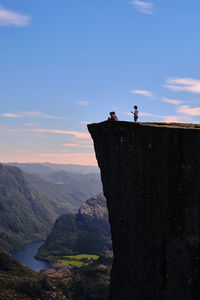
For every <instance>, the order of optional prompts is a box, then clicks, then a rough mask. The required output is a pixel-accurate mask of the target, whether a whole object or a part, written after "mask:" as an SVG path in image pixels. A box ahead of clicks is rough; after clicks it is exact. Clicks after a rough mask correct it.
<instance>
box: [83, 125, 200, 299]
mask: <svg viewBox="0 0 200 300" xmlns="http://www.w3.org/2000/svg"><path fill="white" fill-rule="evenodd" d="M88 128H89V131H90V133H91V135H92V138H93V140H94V147H95V151H96V157H97V160H98V164H99V167H100V169H101V177H102V182H103V189H104V195H105V196H106V198H107V205H108V210H109V219H110V225H111V232H112V241H113V251H114V263H113V268H112V275H111V296H110V298H111V299H112V300H116V299H118V300H164V299H167V300H168V299H170V300H175V299H181V300H192V299H200V281H199V278H200V126H198V125H194V124H161V123H129V122H109V121H105V122H102V123H99V124H91V125H89V126H88Z"/></svg>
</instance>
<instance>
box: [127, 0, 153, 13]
mask: <svg viewBox="0 0 200 300" xmlns="http://www.w3.org/2000/svg"><path fill="white" fill-rule="evenodd" d="M130 4H132V5H133V6H134V7H135V9H136V10H137V11H139V12H141V13H143V14H147V15H152V14H153V13H154V4H153V3H152V2H143V1H140V0H135V1H131V2H130Z"/></svg>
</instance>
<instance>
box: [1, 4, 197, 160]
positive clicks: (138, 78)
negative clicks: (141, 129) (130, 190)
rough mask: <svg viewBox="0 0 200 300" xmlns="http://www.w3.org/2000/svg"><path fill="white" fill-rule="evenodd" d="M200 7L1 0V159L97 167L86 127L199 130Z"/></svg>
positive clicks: (187, 5) (192, 5) (189, 5)
mask: <svg viewBox="0 0 200 300" xmlns="http://www.w3.org/2000/svg"><path fill="white" fill-rule="evenodd" d="M199 11H200V1H199V0H190V1H188V0H187V1H186V0H182V1H174V0H173V1H172V0H168V1H158V0H153V1H140V0H135V1H131V0H130V1H128V0H42V1H36V0H34V1H33V0H29V1H27V0H0V103H1V106H0V140H1V142H0V144H1V147H0V161H1V162H11V161H12V162H14V161H15V162H52V163H72V164H82V165H96V159H95V155H94V150H93V143H92V140H91V138H90V136H89V133H88V131H87V124H88V123H97V122H101V121H104V120H106V119H107V117H108V114H109V112H110V111H113V110H114V111H115V112H116V114H117V115H118V117H119V119H120V120H125V121H131V122H132V121H133V116H132V115H131V114H130V111H131V110H133V106H134V105H137V106H138V110H139V120H138V121H140V122H187V123H199V122H200V59H199V53H200V39H199V31H200V18H199Z"/></svg>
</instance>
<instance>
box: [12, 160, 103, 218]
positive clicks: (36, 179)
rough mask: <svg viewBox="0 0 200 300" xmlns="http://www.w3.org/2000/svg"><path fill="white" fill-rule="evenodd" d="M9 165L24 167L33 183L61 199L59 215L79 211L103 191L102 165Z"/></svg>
mask: <svg viewBox="0 0 200 300" xmlns="http://www.w3.org/2000/svg"><path fill="white" fill-rule="evenodd" d="M9 165H12V166H16V167H18V168H20V169H21V170H22V171H23V172H24V176H25V179H26V180H27V181H28V182H29V183H30V184H31V185H32V186H34V187H35V188H36V189H37V190H38V191H39V192H40V193H42V194H44V195H45V196H47V197H48V198H49V199H51V200H52V201H56V202H57V206H58V209H57V210H56V213H58V215H61V214H65V213H76V212H77V210H78V209H79V207H80V205H81V204H82V203H83V201H85V200H87V199H88V198H89V197H91V196H93V195H95V194H97V193H100V192H101V191H102V184H101V179H100V174H99V168H97V167H95V166H81V165H62V164H49V163H43V164H39V163H9ZM72 170H73V171H72ZM90 171H94V173H91V172H90ZM89 172H90V173H89Z"/></svg>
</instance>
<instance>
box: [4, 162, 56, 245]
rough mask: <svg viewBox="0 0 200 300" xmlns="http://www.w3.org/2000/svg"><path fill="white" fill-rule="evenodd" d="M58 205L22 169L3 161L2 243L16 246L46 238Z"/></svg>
mask: <svg viewBox="0 0 200 300" xmlns="http://www.w3.org/2000/svg"><path fill="white" fill-rule="evenodd" d="M56 205H57V204H56V202H54V201H53V200H49V199H47V197H46V196H43V195H42V194H40V193H39V192H38V191H37V190H36V189H35V188H34V187H32V186H31V185H30V184H29V183H28V182H27V181H26V180H25V178H24V175H23V173H22V171H21V170H20V169H18V168H16V167H11V166H3V165H1V164H0V247H2V248H4V249H6V250H16V249H19V248H22V247H25V245H26V244H28V243H30V242H32V241H38V240H43V239H45V237H46V235H47V233H48V232H49V231H50V229H51V227H52V225H53V223H54V220H55V219H56V218H57V216H58V214H57V213H56V208H57V206H56Z"/></svg>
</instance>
